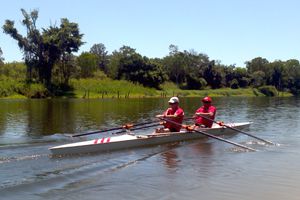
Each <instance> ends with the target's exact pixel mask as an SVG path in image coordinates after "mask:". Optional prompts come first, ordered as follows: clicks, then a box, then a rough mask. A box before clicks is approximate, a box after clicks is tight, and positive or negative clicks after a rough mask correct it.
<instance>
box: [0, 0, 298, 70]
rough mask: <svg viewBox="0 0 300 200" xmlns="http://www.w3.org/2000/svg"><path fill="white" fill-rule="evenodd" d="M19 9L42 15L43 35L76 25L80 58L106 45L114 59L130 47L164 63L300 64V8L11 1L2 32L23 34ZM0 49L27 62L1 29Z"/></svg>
mask: <svg viewBox="0 0 300 200" xmlns="http://www.w3.org/2000/svg"><path fill="white" fill-rule="evenodd" d="M3 5H4V6H3ZM21 8H24V9H25V10H27V11H31V10H33V9H38V10H39V18H38V21H37V25H38V27H40V28H47V27H49V26H50V24H57V25H59V24H60V19H61V18H68V19H69V20H70V21H71V22H75V23H78V24H79V28H80V32H81V33H83V34H84V37H83V41H84V42H85V44H84V45H83V46H81V48H80V51H79V52H78V53H80V52H82V51H89V49H90V48H91V46H92V45H93V44H96V43H103V44H104V45H105V46H106V48H107V50H108V51H109V53H111V52H112V51H114V50H118V49H119V48H120V47H121V46H123V45H127V46H130V47H132V48H134V49H136V51H137V52H138V53H140V54H141V55H143V56H147V57H149V58H154V57H158V58H163V57H164V56H166V55H168V53H169V45H170V44H174V45H177V46H178V47H179V50H180V51H183V50H191V49H193V50H195V51H196V52H198V53H204V54H207V55H208V56H209V58H210V59H211V60H212V59H214V60H220V61H221V63H222V64H226V65H230V64H236V66H240V67H244V66H245V64H244V62H245V61H249V60H251V59H253V58H255V57H258V56H261V57H264V58H266V59H267V60H269V61H271V62H272V61H274V60H283V61H285V60H288V59H298V60H300V44H299V42H300V12H299V9H300V1H297V0H284V1H283V0H282V1H279V0H205V1H204V0H148V1H147V0H85V1H82V0H51V1H43V0H11V1H5V3H4V2H2V5H1V15H0V25H1V27H2V26H3V24H4V22H5V20H6V19H10V20H14V21H15V25H16V27H17V29H18V30H19V31H20V32H21V33H23V34H24V33H25V29H24V27H23V26H22V25H21V23H20V21H21V20H22V19H23V17H22V14H21V11H20V9H21ZM0 47H1V49H2V51H3V57H4V59H5V61H6V62H11V61H21V60H22V53H21V51H20V49H19V47H18V45H17V42H16V41H15V40H13V39H12V38H11V37H10V36H8V35H6V34H4V33H3V30H2V29H1V31H0Z"/></svg>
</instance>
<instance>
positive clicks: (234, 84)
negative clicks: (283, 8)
mask: <svg viewBox="0 0 300 200" xmlns="http://www.w3.org/2000/svg"><path fill="white" fill-rule="evenodd" d="M230 88H231V89H238V88H239V82H238V80H236V79H233V80H232V81H231V83H230Z"/></svg>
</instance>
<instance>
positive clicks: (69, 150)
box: [49, 122, 251, 155]
mask: <svg viewBox="0 0 300 200" xmlns="http://www.w3.org/2000/svg"><path fill="white" fill-rule="evenodd" d="M250 124H251V123H250V122H242V123H228V124H225V125H226V126H220V125H218V124H214V125H213V127H212V128H199V129H197V130H196V131H198V132H195V131H187V130H183V131H180V132H169V133H159V134H157V133H153V134H149V135H134V134H124V135H119V136H113V137H103V138H99V139H93V140H89V141H84V142H75V143H70V144H64V145H60V146H55V147H52V148H50V149H49V150H50V151H51V152H52V154H53V155H63V154H82V153H93V152H106V151H113V150H120V149H128V148H135V147H143V146H151V145H159V144H164V143H170V142H178V141H184V140H193V139H201V138H205V137H206V136H205V135H203V134H201V133H199V131H202V132H205V133H209V134H211V135H214V136H218V135H229V134H233V133H237V131H235V130H234V129H231V128H230V127H232V128H236V129H239V130H243V129H246V128H248V127H249V126H250Z"/></svg>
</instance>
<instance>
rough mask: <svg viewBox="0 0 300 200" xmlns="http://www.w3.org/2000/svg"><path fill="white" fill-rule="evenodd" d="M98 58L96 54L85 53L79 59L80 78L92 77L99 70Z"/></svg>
mask: <svg viewBox="0 0 300 200" xmlns="http://www.w3.org/2000/svg"><path fill="white" fill-rule="evenodd" d="M97 63H98V58H97V56H96V55H95V54H92V53H88V52H83V53H81V54H80V56H78V58H77V64H78V66H79V67H80V77H82V78H88V77H92V76H93V73H94V72H95V71H96V70H97V68H98V67H97V65H98V64H97Z"/></svg>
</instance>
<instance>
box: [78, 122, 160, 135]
mask: <svg viewBox="0 0 300 200" xmlns="http://www.w3.org/2000/svg"><path fill="white" fill-rule="evenodd" d="M155 122H157V120H153V121H150V122H149V121H148V122H142V123H137V124H125V125H123V126H120V127H116V128H111V129H106V130H100V131H93V132H88V133H81V134H76V135H73V136H72V137H80V136H85V135H92V134H96V133H103V132H109V131H116V130H120V129H127V130H128V129H131V128H132V127H135V126H142V125H146V124H152V123H155Z"/></svg>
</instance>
